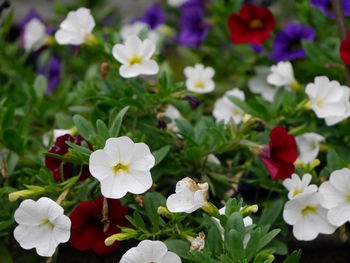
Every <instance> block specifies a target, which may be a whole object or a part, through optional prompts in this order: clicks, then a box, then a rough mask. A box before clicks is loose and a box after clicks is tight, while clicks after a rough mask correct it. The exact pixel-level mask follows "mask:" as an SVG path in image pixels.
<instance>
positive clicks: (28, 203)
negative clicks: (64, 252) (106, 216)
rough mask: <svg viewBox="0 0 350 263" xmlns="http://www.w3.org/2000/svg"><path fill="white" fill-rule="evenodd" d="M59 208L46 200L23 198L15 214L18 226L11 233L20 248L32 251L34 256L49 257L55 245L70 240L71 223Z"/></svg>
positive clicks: (42, 198)
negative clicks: (35, 253)
mask: <svg viewBox="0 0 350 263" xmlns="http://www.w3.org/2000/svg"><path fill="white" fill-rule="evenodd" d="M63 212H64V210H63V208H62V207H61V206H60V205H58V204H57V203H56V202H54V201H52V200H51V199H49V198H47V197H41V198H40V199H39V200H38V201H34V200H30V199H26V200H24V201H22V203H21V204H20V206H19V207H18V208H17V210H16V211H15V215H14V217H15V220H16V222H17V223H18V226H17V227H16V228H15V230H14V232H13V234H14V237H15V239H16V240H17V242H18V243H19V244H20V245H21V247H22V248H24V249H31V248H35V249H36V252H37V253H38V255H40V256H43V257H51V256H52V255H53V254H54V252H55V250H56V247H57V246H58V244H60V243H64V242H67V241H68V240H69V237H70V227H71V221H70V219H69V217H67V216H65V215H64V214H63Z"/></svg>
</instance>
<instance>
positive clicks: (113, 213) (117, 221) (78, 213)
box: [69, 196, 129, 254]
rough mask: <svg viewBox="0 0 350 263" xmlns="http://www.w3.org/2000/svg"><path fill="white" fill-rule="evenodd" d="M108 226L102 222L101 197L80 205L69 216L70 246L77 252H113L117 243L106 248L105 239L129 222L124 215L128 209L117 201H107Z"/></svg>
mask: <svg viewBox="0 0 350 263" xmlns="http://www.w3.org/2000/svg"><path fill="white" fill-rule="evenodd" d="M107 203H108V224H106V223H103V222H102V218H103V212H102V209H103V196H100V197H97V198H96V199H95V200H94V201H91V202H89V201H86V202H82V203H80V204H79V205H78V206H77V207H76V208H75V209H74V210H73V212H72V213H71V214H70V216H69V218H70V220H71V221H72V230H71V237H70V244H71V245H72V247H74V248H75V249H78V250H88V249H93V250H94V251H95V252H96V253H97V254H107V253H109V252H111V251H112V250H114V249H115V248H116V247H117V246H118V245H119V242H118V241H116V242H114V243H113V245H111V246H108V247H107V246H106V245H105V243H104V241H105V239H106V238H107V237H109V236H111V235H113V234H116V233H119V232H120V229H119V228H118V227H117V225H119V226H127V225H129V222H128V221H127V220H126V218H125V215H127V214H128V208H127V207H125V206H123V205H122V204H121V203H120V201H119V200H118V199H107Z"/></svg>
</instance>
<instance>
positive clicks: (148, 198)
mask: <svg viewBox="0 0 350 263" xmlns="http://www.w3.org/2000/svg"><path fill="white" fill-rule="evenodd" d="M165 202H166V200H165V197H164V196H163V195H162V194H161V193H158V192H148V193H146V195H145V202H144V204H145V210H146V215H147V216H148V218H149V220H150V222H151V223H152V231H153V233H154V232H157V231H158V230H159V215H158V213H157V210H158V207H159V206H161V205H165Z"/></svg>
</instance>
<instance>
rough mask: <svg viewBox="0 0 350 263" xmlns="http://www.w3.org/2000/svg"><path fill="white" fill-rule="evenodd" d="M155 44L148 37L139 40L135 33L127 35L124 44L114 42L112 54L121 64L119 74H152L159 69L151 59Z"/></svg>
mask: <svg viewBox="0 0 350 263" xmlns="http://www.w3.org/2000/svg"><path fill="white" fill-rule="evenodd" d="M155 50H156V45H155V44H154V42H153V41H151V40H150V39H145V40H144V41H142V40H140V39H139V38H138V37H137V36H136V35H132V36H129V37H127V39H126V41H125V45H122V44H116V45H114V47H113V50H112V54H113V56H114V57H115V59H116V60H118V61H119V62H120V63H122V65H121V66H120V68H119V74H120V75H121V76H122V77H124V78H132V77H136V76H138V75H140V74H144V75H154V74H157V73H158V71H159V66H158V64H157V62H155V61H154V60H151V57H152V55H153V53H154V51H155Z"/></svg>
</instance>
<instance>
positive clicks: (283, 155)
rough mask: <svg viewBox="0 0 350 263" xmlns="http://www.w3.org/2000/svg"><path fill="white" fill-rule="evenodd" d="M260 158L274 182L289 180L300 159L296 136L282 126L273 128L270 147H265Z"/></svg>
mask: <svg viewBox="0 0 350 263" xmlns="http://www.w3.org/2000/svg"><path fill="white" fill-rule="evenodd" d="M259 156H260V158H261V160H262V161H263V163H264V165H265V167H266V169H267V170H268V171H269V173H270V175H271V177H272V179H273V180H274V181H277V180H279V179H286V178H289V177H290V176H291V175H292V173H293V172H294V170H295V167H294V164H293V163H294V162H295V160H296V159H297V158H298V151H297V145H296V142H295V138H294V136H293V135H291V134H288V133H287V131H286V129H285V128H284V127H282V126H277V127H275V128H273V129H272V131H271V132H270V143H269V146H265V147H263V148H262V150H261V151H260V153H259Z"/></svg>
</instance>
